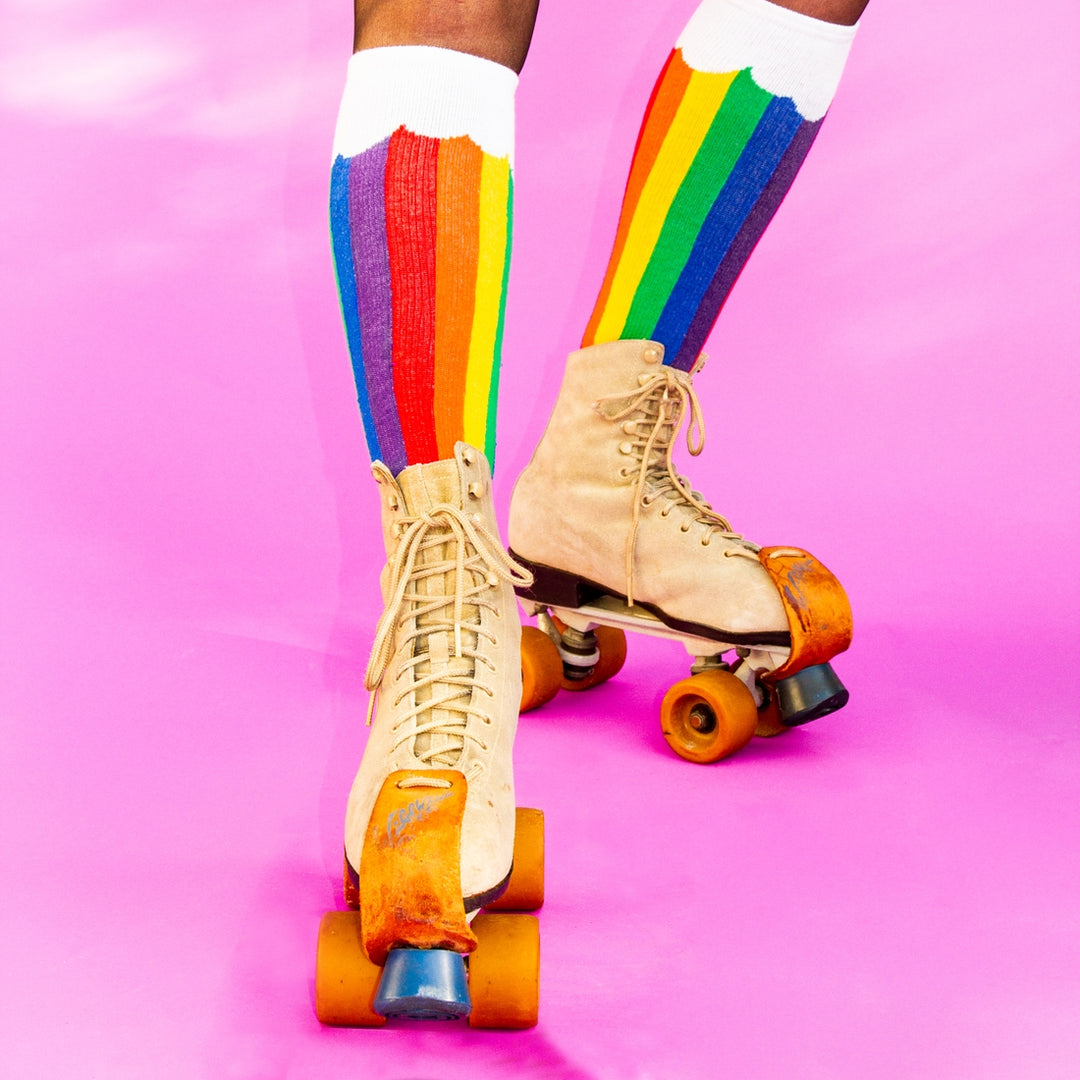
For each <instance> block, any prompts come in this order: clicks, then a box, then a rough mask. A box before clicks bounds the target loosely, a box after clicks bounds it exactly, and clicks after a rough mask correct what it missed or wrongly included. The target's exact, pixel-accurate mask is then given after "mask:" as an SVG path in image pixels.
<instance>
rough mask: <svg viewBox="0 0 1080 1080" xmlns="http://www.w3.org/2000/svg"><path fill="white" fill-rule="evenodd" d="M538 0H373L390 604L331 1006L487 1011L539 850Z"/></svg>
mask: <svg viewBox="0 0 1080 1080" xmlns="http://www.w3.org/2000/svg"><path fill="white" fill-rule="evenodd" d="M535 12H536V0H465V2H453V3H449V2H446V0H438V2H435V3H431V2H428V0H357V5H356V35H355V45H356V48H357V51H356V52H355V54H354V55H353V57H352V59H351V60H350V64H349V74H348V79H347V83H346V88H345V94H344V98H343V101H342V106H341V112H340V115H339V119H338V125H337V130H336V133H335V139H334V141H335V147H334V163H333V172H332V179H331V197H330V203H331V206H330V217H331V233H332V243H333V254H334V263H335V268H336V270H337V279H338V285H339V291H340V296H341V303H342V312H343V316H344V322H345V329H346V336H347V339H348V345H349V350H350V353H351V356H352V361H353V367H354V372H355V375H356V384H357V389H358V396H359V402H360V408H361V413H362V416H363V421H364V427H365V432H366V435H367V439H368V443H369V447H370V450H371V454H372V457H373V458H374V459H376V460H375V462H374V464H373V467H372V471H373V473H374V476H375V480H376V483H377V484H378V485H379V493H380V504H381V512H382V531H383V536H384V540H385V544H386V552H387V564H386V568H385V570H384V571H383V576H382V587H383V598H384V601H385V605H386V606H385V610H384V612H383V615H382V618H381V619H380V621H379V625H378V629H377V631H376V635H375V644H374V647H373V649H372V653H371V657H370V660H369V662H368V667H367V673H366V675H365V684H366V686H367V687H368V689H369V690H370V691H371V693H372V699H371V714H370V715H369V719H370V720H371V722H372V730H371V733H370V736H369V738H368V741H367V745H366V746H365V749H364V756H363V760H362V762H361V765H360V769H359V771H358V772H357V775H356V779H355V781H354V783H353V786H352V790H351V792H350V795H349V801H348V807H347V810H346V821H345V893H346V901H347V903H348V906H349V907H350V908H352V909H353V912H352V913H351V914H345V913H331V915H329V916H327V919H325V920H324V923H323V927H322V929H321V930H320V937H319V941H320V944H319V960H318V963H317V971H316V1006H317V1011H318V1015H319V1017H320V1019H322V1020H324V1021H325V1022H328V1023H358V1024H374V1023H379V1022H380V1019H379V1015H407V1016H416V1017H421V1018H424V1017H427V1018H435V1017H442V1018H449V1017H453V1016H459V1015H462V1014H463V1013H466V1012H468V1010H469V1008H470V1004H469V990H468V989H467V988H466V984H465V980H464V966H463V961H462V959H461V955H462V954H467V953H470V952H471V951H472V950H473V949H474V948H475V947H476V945H477V940H478V934H477V933H474V931H473V925H474V923H473V917H474V916H475V915H476V914H477V912H478V911H479V910H480V908H481V907H484V906H487V905H488V904H490V903H492V902H494V901H495V900H497V899H498V898H499V896H500V894H501V893H503V892H504V891H505V890H506V889H507V886H508V880H509V874H510V869H511V864H512V863H515V864H516V863H517V861H518V860H515V828H516V824H515V817H516V812H515V805H514V785H513V773H512V761H511V752H512V746H513V741H514V733H515V728H516V723H517V712H518V706H519V704H520V700H521V666H520V655H519V642H520V625H519V623H518V619H517V609H516V603H515V599H514V592H513V586H514V585H515V584H524V583H527V582H528V581H529V576H528V574H527V573H526V572H525V571H523V570H522V569H521V568H520V567H519V566H518V565H517V564H516V563H515V562H514V561H513V560H512V559H510V558H509V556H508V555H507V553H506V551H505V550H504V548H503V547H502V544H501V542H500V541H499V537H498V527H497V525H496V521H495V513H494V507H493V503H492V498H491V477H490V471H489V468H488V464H487V461H486V460H485V451H486V453H487V454H489V455H490V454H491V452H492V450H493V447H494V410H495V396H496V388H497V382H498V369H499V347H500V339H501V334H502V317H503V305H504V299H505V290H506V281H507V268H508V263H509V257H510V225H511V202H512V191H513V182H512V177H511V165H512V151H513V120H514V113H513V99H514V90H515V87H516V83H517V70H518V69H519V68H520V66H521V64H522V62H523V61H524V58H525V53H526V51H527V49H528V44H529V38H530V36H531V33H532V21H533V18H534V17H535ZM469 444H472V445H469ZM517 877H518V873H517V870H515V880H517ZM532 903H536V897H535V889H534V891H533V900H532ZM343 920H344V921H343ZM479 936H480V938H481V940H482V939H483V934H482V933H479ZM350 943H351V944H350ZM342 960H344V963H343V964H342V963H339V962H340V961H342ZM433 963H434V964H435V965H436V968H437V970H435V971H432V970H431V969H430V965H431V964H433ZM402 965H404V966H402ZM448 965H449V966H448ZM455 965H456V966H455ZM365 972H368V975H365V974H364V973H365ZM366 979H367V980H369V981H368V982H365V980H366ZM369 982H370V985H369ZM482 984H483V979H482V978H479V977H478V978H477V985H478V986H480V985H482ZM376 985H377V988H378V989H377V993H376ZM418 985H419V986H422V987H423V989H421V990H419V991H418V990H416V987H417V986H418ZM343 987H344V988H346V989H347V990H348V992H345V990H343ZM357 987H361V988H362V989H361V990H360V991H359V992H357ZM475 992H476V991H474V993H475ZM373 995H374V999H373ZM527 996H528V995H526V997H527ZM373 1000H374V1003H373ZM528 1004H529V1003H528V1002H526V1006H528ZM531 1008H532V1011H531V1012H530V1009H529V1007H526V1008H525V1009H524V1011H523V1012H521V1013H519V1014H517V1015H514V1016H509V1017H508V1016H506V1015H505V1014H500V1016H498V1017H496V1018H495V1021H494V1024H495V1026H527V1025H528V1024H530V1023H535V997H534V999H533V1000H532V1005H531ZM474 1019H475V1017H474ZM484 1022H485V1023H491V1022H493V1021H492V1019H491V1017H490V1016H487V1017H486V1019H485V1020H484Z"/></svg>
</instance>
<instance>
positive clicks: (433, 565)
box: [345, 443, 530, 1016]
mask: <svg viewBox="0 0 1080 1080" xmlns="http://www.w3.org/2000/svg"><path fill="white" fill-rule="evenodd" d="M372 471H373V473H374V476H375V479H376V481H377V483H378V484H379V485H380V486H381V489H382V524H383V536H384V540H385V543H386V551H387V556H388V561H387V565H386V567H385V569H384V571H383V575H382V591H383V598H384V601H385V604H386V609H385V611H384V613H383V616H382V619H381V620H380V622H379V626H378V630H377V633H376V638H375V645H374V647H373V649H372V654H371V659H370V661H369V664H368V669H367V674H366V684H367V686H368V688H369V689H370V690H372V691H373V692H374V694H375V695H377V697H375V698H373V708H374V718H373V723H372V729H371V734H370V737H369V739H368V743H367V746H366V748H365V751H364V757H363V761H362V763H361V765H360V770H359V772H358V773H357V775H356V780H355V781H354V783H353V786H352V791H351V793H350V796H349V803H348V809H347V813H346V821H345V856H346V862H347V866H346V875H347V882H346V892H347V898H348V899H349V900H350V904H351V906H358V907H359V909H360V926H361V928H362V929H361V938H362V942H363V949H364V952H365V953H366V954H367V956H368V957H369V958H370V960H372V961H373V962H374V963H375V964H378V965H383V964H384V963H386V962H387V959H388V954H389V953H390V950H395V951H398V952H401V951H407V949H409V948H411V949H413V950H426V951H428V952H429V953H435V952H439V951H442V952H445V953H449V954H453V953H457V954H467V953H469V952H471V951H472V950H473V949H474V948H475V946H476V941H477V939H476V937H475V936H474V935H473V933H472V930H471V928H470V925H469V922H470V919H471V917H472V915H474V914H475V913H476V912H477V911H478V910H479V909H480V908H481V907H483V906H484V905H485V904H487V903H489V902H490V901H492V900H494V899H496V898H497V897H498V896H499V894H500V892H501V891H502V890H503V889H504V888H505V887H506V883H507V880H508V877H509V874H510V869H511V863H512V860H513V852H514V825H515V804H514V783H513V774H512V766H511V751H512V747H513V742H514V733H515V730H516V727H517V714H518V705H519V702H520V698H521V668H520V659H519V643H520V626H519V623H518V617H517V604H516V601H515V597H514V588H513V587H514V585H515V584H516V585H526V584H528V582H529V580H530V578H529V575H528V573H527V572H525V571H524V570H522V568H521V567H520V566H518V565H517V564H516V563H515V562H514V561H513V560H512V559H511V558H510V557H509V556H508V555H507V554H506V552H505V551H504V549H503V547H502V545H501V543H500V541H499V538H498V526H497V524H496V521H495V513H494V508H493V504H492V499H491V478H490V474H489V471H488V467H487V462H486V460H485V458H484V456H483V454H481V453H480V452H479V451H478V450H475V449H473V448H472V447H469V446H466V445H465V444H464V443H458V444H457V446H456V447H455V456H454V458H453V459H451V460H446V461H438V462H435V463H433V464H426V465H414V466H411V467H409V468H406V469H404V470H403V471H402V472H401V473H399V475H398V476H397V477H396V478H395V477H393V476H392V475H391V473H390V471H389V470H388V469H387V468H386V467H385V466H383V465H382V464H381V463H376V464H375V466H374V467H373V470H372ZM403 947H407V948H403ZM451 959H456V958H455V957H453V956H451ZM390 966H391V965H389V964H387V971H388V972H389V971H390ZM461 970H462V971H464V969H463V968H462V969H461ZM385 982H386V978H385V977H384V979H383V983H384V984H385ZM380 993H383V991H382V990H381V991H380ZM400 996H401V995H400V994H398V998H400ZM406 998H408V995H407V994H406ZM391 1004H393V1003H391ZM436 1005H437V1006H438V1008H437V1009H436V1010H435V1012H431V1013H430V1015H440V1016H444V1015H453V1013H452V1008H453V1003H451V1004H450V1005H449V1006H445V1003H436ZM414 1006H415V1002H414V1001H412V999H408V1000H406V1003H405V1006H402V1007H401V1009H400V1011H401V1012H402V1013H403V1014H405V1015H414V1016H415V1015H429V1013H425V1012H423V1011H421V1012H417V1011H416V1009H415V1007H414ZM444 1006H445V1007H447V1008H451V1012H450V1013H446V1012H445V1011H443V1012H439V1011H438V1009H442V1008H444ZM409 1008H412V1011H411V1012H410V1011H409ZM433 1008H434V1006H433ZM463 1008H466V1007H463ZM377 1011H379V1012H381V1013H382V1015H391V1014H393V1008H391V1007H387V1006H386V1005H385V1002H384V1006H383V1007H380V1008H378V1009H377Z"/></svg>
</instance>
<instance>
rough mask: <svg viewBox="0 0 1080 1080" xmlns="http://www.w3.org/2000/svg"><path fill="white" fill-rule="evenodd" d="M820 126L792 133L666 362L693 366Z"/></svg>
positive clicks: (814, 124)
mask: <svg viewBox="0 0 1080 1080" xmlns="http://www.w3.org/2000/svg"><path fill="white" fill-rule="evenodd" d="M820 127H821V121H820V120H814V121H813V122H810V121H804V122H803V124H802V125H801V126H800V127H799V130H798V131H797V132H796V133H795V135H794V137H793V138H792V140H791V144H790V145H789V146H788V148H787V150H786V152H785V153H784V156H783V157H782V158H781V159H780V162H779V164H778V165H777V166H776V171H775V172H774V173H773V175H772V178H771V179H770V180H769V182H768V184H766V185H765V189H764V191H762V193H761V197H760V198H759V199H758V201H757V202H756V203H755V204H754V208H753V209H752V210H751V211H750V213H749V214H747V216H746V221H745V222H743V226H742V228H741V229H740V230H739V232H738V235H737V236H736V237H735V239H734V240H733V241H732V242H731V246H730V247H729V248H728V250H727V254H726V255H725V256H724V258H723V260H722V261H721V263H720V265H719V267H717V270H716V273H715V274H714V275H713V279H712V281H711V282H710V283H709V287H708V289H706V290H705V295H704V297H703V298H702V301H701V306H700V307H699V308H698V311H697V314H696V315H695V316H694V319H693V322H691V323H690V329H689V330H688V331H687V333H686V337H685V339H684V340H683V343H682V347H681V348H680V349H679V352H678V355H677V356H676V357H675V359H674V360H671V361H669V362H670V364H671V366H672V367H677V368H680V369H681V370H682V371H689V370H690V369H691V368H692V367H693V366H694V364H695V362H696V361H697V358H698V356H699V355H700V354H701V350H702V347H703V346H704V344H705V339H706V338H708V336H709V334H710V332H711V331H712V328H713V324H714V323H715V322H716V318H717V316H718V315H719V314H720V309H721V308H722V307H723V306H724V302H725V301H726V300H727V298H728V293H730V292H731V290H732V287H733V286H734V285H735V282H736V280H738V277H739V274H741V273H742V269H743V267H744V266H745V265H746V261H747V260H748V259H749V258H750V254H751V252H752V251H753V250H754V248H755V247H756V246H757V242H758V241H759V240H760V239H761V236H762V234H763V233H764V232H765V228H766V226H767V225H768V224H769V222H770V221H772V218H773V215H774V214H775V213H776V211H777V209H779V207H780V203H781V202H783V200H784V196H785V195H786V194H787V193H788V189H789V188H790V187H791V185H792V183H793V181H794V180H795V174H796V173H797V172H798V171H799V166H800V165H802V163H803V158H805V157H806V155H807V153H808V152H809V150H810V147H811V145H812V144H813V142H814V139H815V138H816V137H817V133H818V129H819V128H820Z"/></svg>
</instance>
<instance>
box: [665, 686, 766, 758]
mask: <svg viewBox="0 0 1080 1080" xmlns="http://www.w3.org/2000/svg"><path fill="white" fill-rule="evenodd" d="M757 722H758V711H757V705H756V704H755V702H754V695H753V694H751V693H750V691H749V690H748V689H747V688H746V684H745V683H744V682H743V681H742V680H741V679H739V678H738V677H737V676H735V675H732V673H731V672H730V671H703V672H701V674H699V675H691V676H690V678H688V679H683V680H682V682H678V683H676V684H675V685H674V686H673V687H672V688H671V689H670V690H669V691H668V692H667V693H666V694H665V695H664V701H663V704H662V705H661V706H660V727H661V729H662V730H663V732H664V738H665V739H666V740H667V744H668V746H670V747H671V749H672V750H674V751H675V753H676V754H678V755H679V757H681V758H686V760H687V761H695V762H697V763H699V764H703V765H704V764H708V763H709V762H712V761H719V760H720V759H721V758H725V757H727V756H728V755H729V754H734V753H735V751H736V750H739V749H741V748H742V747H744V746H745V745H746V744H747V743H748V742H749V741H750V740H751V739H752V738H753V735H754V728H755V727H756V726H757Z"/></svg>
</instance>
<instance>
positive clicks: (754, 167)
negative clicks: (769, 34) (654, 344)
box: [648, 98, 803, 363]
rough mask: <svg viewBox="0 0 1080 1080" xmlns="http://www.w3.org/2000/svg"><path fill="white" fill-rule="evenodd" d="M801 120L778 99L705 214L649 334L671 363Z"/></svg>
mask: <svg viewBox="0 0 1080 1080" xmlns="http://www.w3.org/2000/svg"><path fill="white" fill-rule="evenodd" d="M802 122H803V118H802V117H801V116H800V115H799V112H798V110H797V109H796V108H795V105H794V104H793V102H792V101H791V99H790V98H774V99H773V100H772V101H771V102H769V104H768V106H767V107H766V109H765V112H764V113H763V114H762V116H761V119H760V120H759V121H758V124H757V127H756V128H755V129H754V133H753V134H752V135H751V136H750V138H749V139H748V140H747V142H746V146H745V147H744V148H743V152H742V154H740V155H739V160H738V161H737V162H736V163H735V166H734V168H733V169H732V170H731V174H730V175H729V176H728V178H727V182H726V183H725V184H724V186H723V187H722V188H721V189H720V194H719V195H718V196H717V198H716V201H715V202H714V203H713V205H712V208H711V209H710V210H709V213H708V215H707V216H706V218H705V222H704V224H703V225H702V227H701V232H700V233H699V234H698V238H697V240H696V241H695V242H694V247H693V249H692V250H691V252H690V257H689V259H687V261H686V265H685V266H684V267H683V270H682V273H681V274H680V275H679V280H678V281H677V282H676V283H675V288H674V289H673V290H672V293H671V296H669V297H668V300H667V303H666V304H665V305H664V310H663V311H662V312H661V313H660V318H659V319H658V320H657V323H656V328H655V330H654V331H653V333H652V334H651V335H648V336H651V337H652V338H653V339H654V340H655V341H659V342H661V343H662V344H663V346H664V355H665V361H666V362H667V363H671V361H673V360H674V359H675V357H676V356H677V355H678V353H679V348H680V346H681V345H682V342H683V338H684V337H685V336H686V334H687V332H688V330H689V329H690V325H691V323H692V322H693V320H694V316H695V315H696V314H697V312H698V308H699V307H700V306H701V302H702V300H703V299H704V297H705V294H706V292H707V290H708V288H709V283H710V282H711V281H712V279H713V275H714V274H715V273H716V268H717V267H718V266H719V265H720V263H721V261H722V260H723V258H724V254H725V253H726V252H727V250H728V248H729V247H730V246H731V243H732V241H733V240H734V239H735V237H736V236H737V235H738V233H739V229H740V228H741V227H742V224H743V222H744V221H745V220H746V217H747V215H748V214H749V213H750V211H751V210H753V208H754V205H755V204H756V203H757V201H758V199H759V197H760V196H761V193H762V192H763V191H764V190H765V186H766V185H767V184H768V182H769V179H770V178H771V177H772V175H773V173H774V172H775V171H776V167H777V165H778V164H779V163H780V160H781V159H782V158H783V156H784V151H785V150H786V149H787V148H788V144H789V143H790V142H791V140H792V138H794V136H795V133H796V132H797V131H798V130H799V125H800V124H802ZM717 310H718V311H719V309H717Z"/></svg>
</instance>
